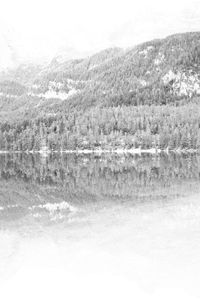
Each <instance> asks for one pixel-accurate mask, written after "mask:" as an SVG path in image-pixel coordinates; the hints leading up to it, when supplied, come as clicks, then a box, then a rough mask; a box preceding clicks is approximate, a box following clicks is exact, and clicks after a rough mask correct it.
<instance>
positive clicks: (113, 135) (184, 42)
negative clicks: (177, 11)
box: [0, 32, 200, 149]
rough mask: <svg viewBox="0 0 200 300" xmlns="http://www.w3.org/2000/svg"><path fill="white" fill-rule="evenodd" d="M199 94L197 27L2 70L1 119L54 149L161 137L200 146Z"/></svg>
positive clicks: (174, 144)
mask: <svg viewBox="0 0 200 300" xmlns="http://www.w3.org/2000/svg"><path fill="white" fill-rule="evenodd" d="M199 96H200V32H191V33H184V34H175V35H172V36H169V37H167V38H165V39H159V40H153V41H150V42H146V43H143V44H141V45H138V46H136V47H133V48H131V49H127V50H124V49H121V48H109V49H105V50H103V51H101V52H99V53H97V54H94V55H92V56H89V57H86V58H78V59H73V60H66V61H65V60H63V59H62V60H59V59H56V58H54V59H53V60H52V61H51V62H50V63H49V64H44V65H43V66H35V65H21V66H19V67H18V68H15V69H13V70H10V71H9V72H4V73H2V74H1V75H0V107H1V111H0V123H1V124H5V122H6V124H10V125H9V126H15V127H16V122H17V124H19V126H20V129H19V130H18V132H22V131H23V130H25V129H26V128H29V131H30V132H32V128H33V127H34V128H35V129H34V130H36V132H37V133H36V132H35V134H36V135H39V134H40V135H41V132H43V133H42V134H43V137H45V138H46V139H47V140H48V141H49V145H51V148H52V149H58V148H59V147H61V145H62V146H63V147H68V148H69V147H70V148H73V147H78V145H79V146H80V145H81V147H82V146H83V144H85V145H93V146H91V147H94V146H95V145H100V144H101V143H103V144H104V146H105V145H106V143H109V144H110V145H111V144H112V143H114V145H115V146H116V145H117V144H119V145H121V144H125V145H127V143H128V144H129V146H130V145H134V146H139V145H140V146H141V145H142V146H143V147H151V146H152V145H155V144H159V146H160V143H161V142H160V141H161V140H162V143H161V144H162V147H167V146H170V147H172V148H174V147H177V146H178V145H179V144H180V145H181V147H186V146H187V147H193V145H195V147H200V138H199V136H200V135H199V136H198V134H200V133H198V130H199V129H198V128H200V124H199V121H198V120H199V115H198V114H199ZM115 108H116V109H115ZM188 114H190V116H189V117H188ZM92 118H93V119H92ZM30 122H32V123H30ZM102 122H103V123H102ZM12 124H15V125H12ZM22 124H23V125H22ZM24 124H26V125H24ZM41 124H43V125H41ZM172 124H173V126H172ZM183 124H184V126H185V127H184V126H183ZM194 124H195V125H194ZM2 126H3V128H7V127H5V126H4V125H2ZM6 126H7V125H6ZM17 126H18V125H17ZM24 126H25V127H24ZM27 126H28V127H27ZM38 126H39V127H40V129H38ZM41 126H42V128H43V129H41ZM15 127H13V128H15ZM46 127H47V128H48V129H45V128H46ZM183 127H184V128H185V129H184V130H183V131H184V132H181V130H182V128H183ZM9 128H10V127H9ZM63 128H64V129H63ZM66 128H68V129H66ZM172 128H173V130H174V131H173V133H174V132H175V133H176V136H174V137H173V138H172V136H173V135H172ZM9 130H10V129H9ZM13 130H14V132H15V129H13ZM66 130H67V131H66ZM163 130H165V131H166V132H165V135H163ZM194 130H196V135H195V137H192V135H193V132H194ZM88 131H89V132H91V137H90V141H89V140H88V139H89V137H88ZM177 131H178V132H177ZM179 131H180V132H179ZM3 132H4V129H3ZM17 134H18V133H17ZM23 134H24V133H23ZM23 134H22V135H21V138H20V139H22V136H23ZM117 134H118V135H117ZM50 136H51V138H50ZM55 136H56V138H55ZM61 136H62V138H61ZM70 136H71V137H70ZM108 136H109V140H108ZM127 136H129V138H127ZM166 136H168V139H167V140H166V139H165V137H166ZM103 137H104V138H105V137H106V138H105V139H104V141H103ZM125 137H126V138H125ZM100 138H101V139H102V141H101V142H100V144H99V139H100ZM56 139H57V145H55V140H56ZM70 139H71V140H70ZM171 139H172V140H171ZM38 140H40V137H38ZM50 140H51V141H50ZM66 140H67V141H66ZM114 140H115V142H113V141H114ZM65 141H66V142H65ZM95 141H96V142H95ZM31 143H33V144H34V145H35V146H34V147H36V148H38V147H39V146H38V145H39V142H37V143H36V142H35V141H34V142H33V141H32V142H31ZM22 144H23V143H22ZM36 144H37V145H36ZM168 144H169V145H168ZM188 145H189V146H188ZM17 147H19V146H17ZM20 147H22V146H20ZM26 147H28V148H29V149H32V148H34V147H33V146H30V145H29V146H27V145H26V146H23V147H22V148H23V149H26Z"/></svg>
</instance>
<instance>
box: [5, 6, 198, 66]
mask: <svg viewBox="0 0 200 300" xmlns="http://www.w3.org/2000/svg"><path fill="white" fill-rule="evenodd" d="M199 30H200V1H199V0H166V1H162V0H151V1H150V0H137V1H135V0H115V1H114V0H98V1H97V0H70V1H69V0H0V48H2V47H1V44H2V43H3V42H1V40H2V36H3V41H5V40H6V42H7V43H9V44H10V46H12V47H14V48H16V49H17V50H18V54H19V55H20V56H21V57H22V58H25V59H38V58H40V59H41V58H42V59H43V58H50V57H52V56H53V55H54V54H55V53H57V52H58V51H60V50H67V49H68V48H69V49H70V55H71V53H73V51H74V55H76V51H79V52H80V53H81V54H83V55H84V53H87V52H95V51H98V50H100V49H103V48H106V47H110V46H121V47H129V46H134V45H135V44H137V43H140V42H143V41H146V40H150V39H153V38H157V37H158V38H159V37H165V36H166V35H169V34H172V33H177V32H185V31H199ZM73 49H74V50H73ZM75 50H76V51H75ZM6 51H7V50H5V51H4V55H5V52H6ZM0 53H1V49H0ZM72 56H73V55H72ZM0 62H1V61H0Z"/></svg>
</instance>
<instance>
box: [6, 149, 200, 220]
mask: <svg viewBox="0 0 200 300" xmlns="http://www.w3.org/2000/svg"><path fill="white" fill-rule="evenodd" d="M199 182H200V157H199V156H197V155H188V156H187V155H182V156H181V155H161V156H151V155H143V156H116V155H112V156H111V155H102V156H95V155H85V156H84V155H83V156H81V155H72V154H69V155H66V154H65V155H56V154H53V155H50V156H48V157H41V156H40V155H31V154H7V155H1V156H0V219H1V223H5V222H8V221H9V222H14V221H15V220H17V219H18V220H19V219H22V218H24V217H31V218H33V219H36V220H38V221H43V222H46V223H51V222H62V221H66V219H67V218H68V219H69V218H71V217H72V216H74V215H75V214H76V213H77V212H83V211H85V212H90V211H91V210H98V209H103V208H105V207H108V206H116V205H121V206H123V207H126V206H127V207H128V206H129V207H130V206H136V205H139V204H141V203H150V202H155V201H157V202H156V203H157V204H158V203H159V202H165V203H166V202H167V201H173V200H174V199H175V198H178V197H183V196H186V195H191V194H193V193H196V192H199V190H200V187H199Z"/></svg>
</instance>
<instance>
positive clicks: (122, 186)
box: [0, 153, 200, 300]
mask: <svg viewBox="0 0 200 300" xmlns="http://www.w3.org/2000/svg"><path fill="white" fill-rule="evenodd" d="M199 278H200V156H198V155H195V154H193V155H186V154H184V155H180V154H179V155H177V154H170V155H167V154H161V155H157V156H156V155H108V154H105V155H94V154H93V155H92V154H88V155H75V154H63V155H59V154H55V153H54V154H51V155H49V156H41V155H39V154H38V155H31V154H19V153H18V154H6V155H4V154H2V155H1V156H0V288H1V296H2V299H4V300H6V299H70V300H71V299H72V300H73V299H87V300H88V299H134V298H135V299H190V300H191V299H199V298H200V287H199Z"/></svg>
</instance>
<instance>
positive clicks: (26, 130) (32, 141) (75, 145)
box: [0, 103, 200, 151]
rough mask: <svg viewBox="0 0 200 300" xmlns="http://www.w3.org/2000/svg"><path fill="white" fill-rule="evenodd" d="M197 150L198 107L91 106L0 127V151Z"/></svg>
mask: <svg viewBox="0 0 200 300" xmlns="http://www.w3.org/2000/svg"><path fill="white" fill-rule="evenodd" d="M42 146H47V147H48V148H49V149H50V150H58V151H59V150H61V149H62V150H68V149H72V150H75V149H95V148H102V149H114V148H115V149H116V148H123V149H130V148H139V147H141V148H143V149H149V148H152V147H156V148H159V149H166V148H169V149H178V148H180V149H197V150H199V149H200V106H199V104H197V103H190V104H187V105H183V106H178V107H176V106H170V105H165V106H155V105H152V106H118V107H95V108H90V109H89V110H85V111H83V110H70V111H68V112H65V113H62V112H60V113H57V114H45V115H44V116H42V115H41V116H38V117H37V118H36V119H32V120H31V119H27V120H24V121H21V122H17V123H12V124H10V123H8V122H5V123H2V124H1V125H0V149H1V150H6V151H31V150H40V149H41V147H42Z"/></svg>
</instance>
